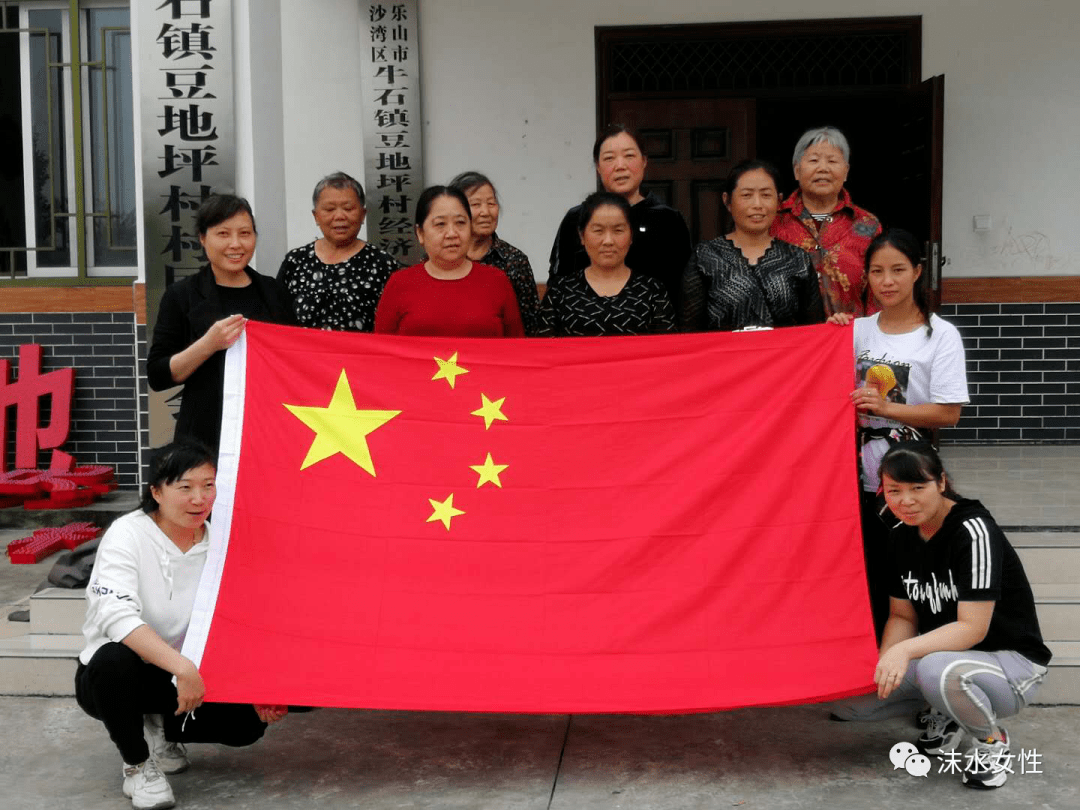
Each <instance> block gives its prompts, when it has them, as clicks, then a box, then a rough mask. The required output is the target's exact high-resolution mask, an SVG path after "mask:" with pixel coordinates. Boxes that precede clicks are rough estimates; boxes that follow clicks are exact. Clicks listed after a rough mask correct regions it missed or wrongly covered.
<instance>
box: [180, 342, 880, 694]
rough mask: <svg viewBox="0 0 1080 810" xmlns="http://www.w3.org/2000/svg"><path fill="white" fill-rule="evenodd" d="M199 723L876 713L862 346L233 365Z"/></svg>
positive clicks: (254, 348) (237, 360) (282, 353)
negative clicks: (865, 703) (341, 712)
mask: <svg viewBox="0 0 1080 810" xmlns="http://www.w3.org/2000/svg"><path fill="white" fill-rule="evenodd" d="M226 366H227V368H226V401H225V409H224V417H223V431H222V448H221V456H220V467H219V471H218V488H219V494H218V501H217V504H216V506H215V509H214V517H213V521H212V523H213V526H212V531H211V538H212V539H211V542H212V551H211V554H210V559H209V561H208V563H207V569H206V572H205V574H204V576H203V582H202V584H201V586H200V593H199V597H198V599H197V602H196V610H195V613H194V614H193V619H192V624H191V628H190V629H189V632H188V637H187V641H186V644H185V648H184V652H185V654H186V655H188V656H189V657H190V658H192V659H193V660H194V661H195V662H196V663H197V664H198V665H199V666H200V670H201V672H202V674H203V677H204V679H205V681H206V685H207V699H208V700H213V701H247V702H254V703H269V704H305V705H318V706H341V707H366V708H392V709H425V710H468V711H495V712H689V711H707V710H714V709H725V708H733V707H738V706H752V705H763V704H785V703H799V702H808V701H815V700H823V699H828V698H834V697H841V696H847V695H851V694H857V693H861V692H866V691H868V690H869V689H870V688H871V685H872V684H871V675H872V672H873V669H874V663H875V661H876V650H875V645H874V639H873V632H872V625H871V620H870V612H869V606H868V601H867V595H866V585H865V579H864V571H863V562H862V545H861V540H860V529H859V517H858V506H857V497H856V495H857V482H856V477H855V469H856V468H855V458H854V435H853V434H854V428H853V417H852V412H851V405H850V402H849V399H848V393H849V391H850V390H851V388H852V380H853V371H852V368H853V363H852V348H851V330H850V329H845V328H839V327H835V326H831V325H823V326H814V327H803V328H793V329H782V330H776V331H764V332H750V333H739V334H697V335H660V336H649V337H641V338H636V337H627V338H582V339H555V340H539V339H530V340H509V339H508V340H493V339H486V340H485V339H464V338H406V337H396V336H385V335H357V334H342V333H330V332H316V331H311V330H304V329H297V328H292V327H280V326H272V325H266V324H261V323H254V322H253V323H250V324H248V327H247V331H246V335H245V336H244V338H243V339H242V340H241V342H240V343H238V344H237V345H236V346H235V347H234V348H233V349H231V350H230V351H229V355H228V358H227V363H226Z"/></svg>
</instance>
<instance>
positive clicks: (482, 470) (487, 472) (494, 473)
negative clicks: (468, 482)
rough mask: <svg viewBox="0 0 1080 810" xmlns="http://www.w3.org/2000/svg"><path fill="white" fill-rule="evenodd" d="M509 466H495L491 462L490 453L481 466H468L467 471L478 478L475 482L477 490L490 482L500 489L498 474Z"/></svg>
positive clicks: (500, 482) (500, 483)
mask: <svg viewBox="0 0 1080 810" xmlns="http://www.w3.org/2000/svg"><path fill="white" fill-rule="evenodd" d="M509 466H510V465H509V464H496V463H495V462H494V461H492V460H491V453H488V454H487V458H486V459H485V460H484V463H483V464H476V465H469V469H470V470H473V471H474V472H476V473H477V474H478V475H479V476H480V480H478V481H477V482H476V488H477V489H480V487H482V486H483V485H484V484H486V483H488V482H491V483H492V484H494V485H495V486H497V487H499V489H502V481H500V480H499V473H501V472H502V471H503V470H505V469H506V468H507V467H509Z"/></svg>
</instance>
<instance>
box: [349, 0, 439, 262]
mask: <svg viewBox="0 0 1080 810" xmlns="http://www.w3.org/2000/svg"><path fill="white" fill-rule="evenodd" d="M418 6H419V3H418V2H417V0H407V2H402V3H386V2H382V3H379V2H368V3H362V4H361V14H362V19H361V24H360V51H361V54H362V57H363V58H362V61H361V64H362V65H363V68H362V69H363V75H362V76H361V82H360V87H361V90H362V92H363V115H364V118H363V122H364V123H363V128H364V190H365V192H366V194H367V209H368V217H367V226H368V241H370V242H373V243H374V244H376V245H377V246H379V247H381V248H382V249H383V250H385V251H387V252H388V253H390V254H391V255H392V256H394V257H395V258H397V259H398V261H400V262H402V263H404V264H412V263H414V262H417V261H419V259H420V255H421V250H420V248H419V246H418V245H417V244H416V238H415V235H414V231H413V215H414V212H415V211H416V199H417V197H419V196H420V192H421V191H423V188H424V173H423V163H422V160H423V152H422V149H421V141H420V41H419V31H420V25H419V17H418V13H417V7H418Z"/></svg>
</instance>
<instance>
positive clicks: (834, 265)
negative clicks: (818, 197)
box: [769, 188, 881, 317]
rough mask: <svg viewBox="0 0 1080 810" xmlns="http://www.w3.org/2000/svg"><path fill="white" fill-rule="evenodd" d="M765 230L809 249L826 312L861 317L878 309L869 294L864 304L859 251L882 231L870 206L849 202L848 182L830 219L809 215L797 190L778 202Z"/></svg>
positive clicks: (863, 281)
mask: <svg viewBox="0 0 1080 810" xmlns="http://www.w3.org/2000/svg"><path fill="white" fill-rule="evenodd" d="M769 233H770V234H772V235H773V236H774V237H776V238H778V239H783V240H784V241H785V242H790V243H791V244H793V245H797V246H798V247H801V248H802V249H803V250H806V251H808V252H809V253H810V258H811V260H812V261H813V264H814V269H815V270H817V272H818V281H819V282H820V283H821V300H822V301H823V302H824V304H825V314H826V315H832V314H833V313H834V312H850V313H851V314H852V315H855V316H856V317H860V316H862V315H872V314H873V313H875V312H877V311H878V309H879V307H878V306H877V303H876V302H875V301H872V300H871V301H869V302H868V304H869V306H867V307H866V309H865V311H864V309H863V288H864V287H865V286H866V277H865V274H864V273H863V257H864V256H865V255H866V248H867V247H868V246H869V245H870V242H871V240H872V239H873V238H874V237H875V236H877V235H878V234H879V233H881V223H880V222H878V218H877V217H875V216H874V215H873V214H871V213H870V212H869V211H866V210H864V209H862V208H859V207H858V206H856V205H852V203H851V195H850V194H848V191H847V189H846V188H845V189H842V190H841V191H840V199H839V200H838V201H837V203H836V208H835V209H834V210H833V214H832V219H830V220H828V221H826V222H821V223H818V222H816V221H815V220H814V218H813V217H812V216H810V212H809V211H807V210H806V208H805V207H803V200H802V193H801V192H800V191H796V192H795V193H794V194H792V195H791V196H790V197H788V198H787V199H786V200H784V201H783V202H782V203H781V204H780V210H779V212H778V213H777V215H776V219H774V220H773V224H772V227H770V228H769Z"/></svg>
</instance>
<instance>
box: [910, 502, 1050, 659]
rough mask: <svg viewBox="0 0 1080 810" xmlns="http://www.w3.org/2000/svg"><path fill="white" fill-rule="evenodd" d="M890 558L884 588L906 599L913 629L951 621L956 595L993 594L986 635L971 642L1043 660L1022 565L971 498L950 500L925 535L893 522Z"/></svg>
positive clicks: (967, 598)
mask: <svg viewBox="0 0 1080 810" xmlns="http://www.w3.org/2000/svg"><path fill="white" fill-rule="evenodd" d="M889 557H890V565H891V567H890V571H891V572H892V574H891V576H890V583H889V594H890V595H891V596H894V597H896V598H897V599H907V600H908V601H909V602H911V604H912V606H913V607H914V609H915V614H916V616H917V617H918V622H919V623H918V630H919V632H920V633H927V632H929V631H931V630H936V629H937V628H938V627H941V626H943V625H946V624H950V623H952V622H955V621H956V615H957V614H956V608H957V603H958V602H961V601H963V602H990V601H993V602H995V605H994V614H993V616H992V617H991V619H990V627H989V629H988V630H987V631H986V637H985V638H984V639H983V640H982V641H980V642H979V643H978V644H976V645H974V646H973V647H972V648H971V649H973V650H981V651H983V652H997V651H999V650H1012V651H1014V652H1018V653H1020V654H1021V655H1023V656H1024V657H1025V658H1027V659H1028V660H1029V661H1033V662H1034V663H1036V664H1041V665H1043V666H1045V665H1046V664H1047V663H1049V661H1050V650H1048V649H1047V648H1046V645H1045V644H1043V640H1042V633H1041V632H1040V630H1039V619H1038V616H1037V615H1036V613H1035V598H1034V596H1033V595H1032V593H1031V585H1030V584H1028V579H1027V575H1026V574H1025V573H1024V567H1023V565H1022V564H1021V562H1020V558H1019V556H1017V554H1016V550H1015V549H1014V548H1013V547H1012V545H1011V544H1010V543H1009V541H1008V539H1007V538H1006V537H1005V534H1004V533H1003V532H1002V531H1001V529H1000V528H999V527H998V525H997V523H995V522H994V519H993V518H992V517H991V516H990V513H989V512H988V511H986V509H985V508H984V507H983V505H982V504H981V503H979V502H978V501H975V500H967V499H962V500H960V501H957V503H956V505H955V506H954V507H953V508H952V509H951V510H950V511H949V513H948V515H946V516H945V521H944V522H943V523H942V525H941V528H940V529H938V531H937V533H936V534H935V535H934V536H933V537H931V538H930V539H929V540H923V539H922V537H921V535H920V534H919V530H918V528H916V527H915V526H906V525H903V524H901V525H900V526H898V527H896V528H895V529H893V530H892V532H890V534H889Z"/></svg>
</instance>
